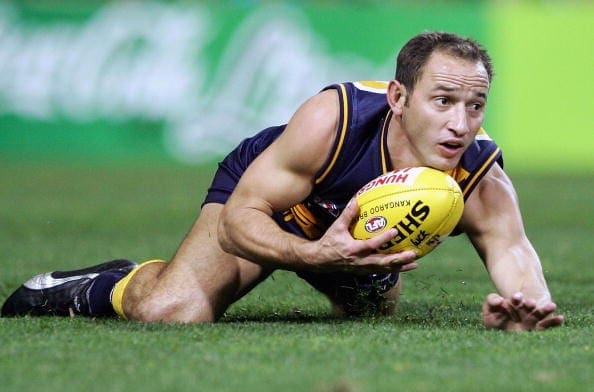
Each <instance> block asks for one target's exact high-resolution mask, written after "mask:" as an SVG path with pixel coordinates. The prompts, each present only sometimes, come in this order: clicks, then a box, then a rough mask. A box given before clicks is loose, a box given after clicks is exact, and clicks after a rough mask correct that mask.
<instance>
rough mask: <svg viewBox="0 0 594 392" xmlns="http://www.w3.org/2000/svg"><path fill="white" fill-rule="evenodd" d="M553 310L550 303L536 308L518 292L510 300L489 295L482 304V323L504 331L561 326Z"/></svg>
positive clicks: (554, 307) (559, 319)
mask: <svg viewBox="0 0 594 392" xmlns="http://www.w3.org/2000/svg"><path fill="white" fill-rule="evenodd" d="M555 309H557V306H556V305H555V304H554V303H553V302H551V301H549V302H546V303H544V304H542V305H540V306H537V305H536V301H534V300H533V299H526V298H524V295H523V294H522V293H519V292H518V293H515V294H514V295H512V296H511V298H503V297H501V296H500V295H498V294H495V293H491V294H489V295H488V296H487V299H486V300H485V303H484V304H483V323H484V324H485V327H487V328H489V329H502V330H505V331H532V330H543V329H547V328H552V327H557V326H559V325H561V324H563V321H564V319H563V316H561V315H557V314H554V312H555Z"/></svg>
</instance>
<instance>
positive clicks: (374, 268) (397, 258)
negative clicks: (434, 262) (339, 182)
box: [308, 199, 418, 274]
mask: <svg viewBox="0 0 594 392" xmlns="http://www.w3.org/2000/svg"><path fill="white" fill-rule="evenodd" d="M358 215H359V206H358V205H357V202H356V201H355V199H352V200H351V201H350V202H349V203H348V204H347V206H346V208H345V209H344V211H343V212H342V214H341V215H340V216H339V217H338V219H337V220H336V221H335V222H334V223H333V224H332V225H331V226H330V228H329V229H328V230H327V231H326V233H325V234H324V235H323V236H322V237H321V238H320V239H319V240H317V241H315V242H313V243H312V246H313V247H314V248H313V250H312V252H311V255H312V257H311V259H310V260H308V264H310V265H311V266H312V270H317V271H324V272H326V271H328V272H330V271H341V272H349V273H354V274H368V273H374V272H375V273H378V272H406V271H410V270H413V269H415V268H417V267H418V264H417V263H415V262H414V261H415V259H416V258H417V255H416V253H415V252H414V251H412V250H409V251H404V252H399V253H391V254H382V253H378V252H377V249H378V248H379V247H380V246H381V245H382V244H384V243H386V242H388V241H390V240H391V239H393V238H394V237H396V235H397V234H398V231H397V230H396V229H394V228H392V229H390V230H387V231H386V232H384V233H381V234H379V235H377V236H376V237H373V238H370V239H368V240H357V239H354V238H353V236H352V235H351V233H350V231H349V228H350V226H351V223H352V222H353V221H354V220H355V219H356V218H357V216H358Z"/></svg>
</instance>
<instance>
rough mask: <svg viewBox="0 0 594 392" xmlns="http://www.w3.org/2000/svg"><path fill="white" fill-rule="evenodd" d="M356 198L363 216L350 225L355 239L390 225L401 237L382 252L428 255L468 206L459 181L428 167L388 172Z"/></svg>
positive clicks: (382, 248)
mask: <svg viewBox="0 0 594 392" xmlns="http://www.w3.org/2000/svg"><path fill="white" fill-rule="evenodd" d="M355 198H356V200H357V203H358V204H359V217H358V218H357V220H356V221H355V222H354V223H353V225H352V226H351V233H352V234H353V237H354V238H357V239H368V238H372V237H374V236H376V235H378V234H379V233H382V232H384V231H386V230H388V229H390V228H391V227H395V228H396V229H398V235H397V236H396V237H395V238H394V239H392V240H391V241H389V242H388V243H385V244H383V245H382V246H381V247H380V249H379V252H381V253H395V252H401V251H404V250H414V251H415V252H416V253H417V256H418V257H422V256H424V255H426V254H428V253H429V252H431V251H432V250H433V249H435V248H436V247H437V246H438V245H439V244H441V243H442V242H443V241H444V240H445V239H446V238H447V236H448V235H449V234H450V233H451V232H452V231H453V230H454V228H455V227H456V225H457V224H458V221H459V220H460V217H461V216H462V211H463V210H464V198H463V195H462V191H461V190H460V187H459V186H458V184H457V183H456V181H455V180H454V179H453V178H452V177H450V176H449V175H448V174H446V173H444V172H442V171H439V170H436V169H432V168H428V167H413V168H405V169H398V170H394V171H391V172H388V173H385V174H383V175H381V176H379V177H377V178H376V179H374V180H372V181H370V182H369V183H367V184H366V185H364V186H363V187H362V188H361V189H360V190H359V191H358V192H357V194H356V195H355Z"/></svg>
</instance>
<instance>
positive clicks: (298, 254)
mask: <svg viewBox="0 0 594 392" xmlns="http://www.w3.org/2000/svg"><path fill="white" fill-rule="evenodd" d="M235 212H236V213H234V214H223V216H222V219H221V221H220V223H219V226H218V238H219V244H220V245H221V247H222V248H223V250H224V251H226V252H228V253H231V254H234V255H237V256H240V257H243V258H245V259H247V260H250V261H252V262H255V263H258V264H261V265H263V266H266V267H270V268H278V269H286V270H292V271H295V270H303V269H307V268H308V265H309V263H308V260H309V253H308V252H309V250H310V249H311V242H310V241H308V240H306V239H304V238H301V237H298V236H296V235H294V234H291V233H288V232H286V231H284V230H282V229H281V228H280V227H279V226H278V225H277V223H276V222H275V221H274V220H273V219H272V217H270V216H269V215H268V214H266V213H264V212H262V211H260V210H258V209H254V208H247V207H246V208H242V209H241V210H240V213H237V212H238V211H235Z"/></svg>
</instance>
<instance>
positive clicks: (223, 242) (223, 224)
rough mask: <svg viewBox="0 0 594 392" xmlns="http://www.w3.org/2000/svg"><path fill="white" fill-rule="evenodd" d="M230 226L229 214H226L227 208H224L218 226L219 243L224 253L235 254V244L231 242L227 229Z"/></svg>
mask: <svg viewBox="0 0 594 392" xmlns="http://www.w3.org/2000/svg"><path fill="white" fill-rule="evenodd" d="M229 226H230V225H229V218H228V216H227V214H225V208H223V211H222V212H221V215H220V217H219V222H218V224H217V241H218V243H219V246H220V247H221V249H222V250H223V251H225V252H227V253H233V249H234V247H233V242H232V241H231V236H230V235H229V230H228V229H227V228H228V227H229Z"/></svg>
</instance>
